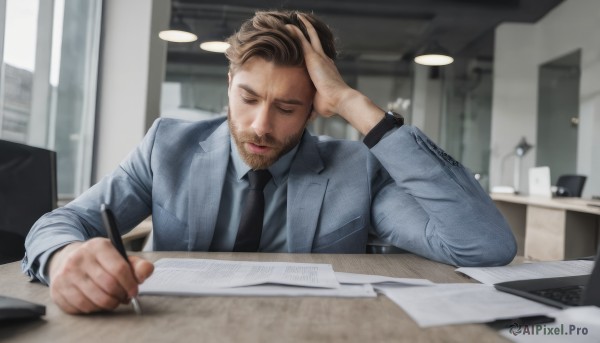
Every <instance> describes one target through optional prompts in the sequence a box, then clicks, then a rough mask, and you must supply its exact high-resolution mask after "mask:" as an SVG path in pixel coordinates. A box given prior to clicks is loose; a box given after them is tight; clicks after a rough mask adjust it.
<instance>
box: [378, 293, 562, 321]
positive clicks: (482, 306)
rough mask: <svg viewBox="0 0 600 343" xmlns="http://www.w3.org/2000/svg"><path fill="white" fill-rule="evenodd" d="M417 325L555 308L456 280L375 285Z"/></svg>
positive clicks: (512, 315)
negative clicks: (407, 285)
mask: <svg viewBox="0 0 600 343" xmlns="http://www.w3.org/2000/svg"><path fill="white" fill-rule="evenodd" d="M378 288H379V289H380V290H382V292H383V293H384V294H385V295H386V296H387V297H389V298H390V299H391V300H392V301H393V302H395V303H396V304H398V305H399V306H400V307H402V309H403V310H404V311H406V313H408V315H409V316H410V317H411V318H412V319H414V320H415V321H416V322H417V324H419V326H421V327H429V326H436V325H448V324H464V323H486V322H490V321H494V320H496V319H510V318H518V317H523V316H532V315H546V314H550V313H553V312H556V311H558V309H556V308H553V307H550V306H546V305H543V304H539V303H537V302H534V301H531V300H527V299H525V298H521V297H518V296H516V295H512V294H508V293H504V292H500V291H497V290H496V289H495V288H494V286H489V285H482V284H475V283H459V284H453V283H449V284H437V285H435V286H429V287H407V288H386V287H378Z"/></svg>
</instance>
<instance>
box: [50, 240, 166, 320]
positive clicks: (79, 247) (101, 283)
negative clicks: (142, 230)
mask: <svg viewBox="0 0 600 343" xmlns="http://www.w3.org/2000/svg"><path fill="white" fill-rule="evenodd" d="M129 262H130V263H131V266H130V265H128V264H127V263H126V262H125V260H124V259H123V257H122V256H121V255H120V254H119V252H118V251H117V249H115V248H114V247H113V245H112V244H111V243H110V241H109V240H108V239H106V238H93V239H90V240H88V241H86V242H76V243H71V244H69V245H67V246H66V247H64V248H62V249H61V250H59V251H57V252H55V253H54V254H53V255H52V258H51V260H50V264H49V267H48V271H49V273H50V275H49V276H50V295H51V296H52V300H53V301H54V302H55V303H56V304H57V305H58V306H59V307H60V308H61V309H62V310H63V311H65V312H67V313H70V314H77V313H91V312H97V311H106V310H113V309H115V308H116V307H117V306H119V304H126V303H129V301H130V299H131V298H132V297H134V296H136V295H137V293H138V285H139V284H141V283H142V282H143V281H144V280H146V279H147V278H148V277H149V276H150V275H151V274H152V272H153V271H154V265H153V264H152V263H151V262H149V261H146V260H144V259H142V258H139V257H137V256H130V257H129ZM134 274H135V275H134Z"/></svg>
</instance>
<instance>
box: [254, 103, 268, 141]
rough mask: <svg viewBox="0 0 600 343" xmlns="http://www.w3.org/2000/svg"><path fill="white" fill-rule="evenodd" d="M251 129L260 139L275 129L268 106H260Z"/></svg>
mask: <svg viewBox="0 0 600 343" xmlns="http://www.w3.org/2000/svg"><path fill="white" fill-rule="evenodd" d="M251 127H252V129H253V130H254V132H255V133H256V134H257V135H258V136H259V137H262V136H264V135H266V134H269V133H271V131H272V129H273V128H272V123H271V114H270V109H269V106H268V105H262V106H260V108H259V109H258V111H257V113H256V117H254V121H253V122H252V125H251Z"/></svg>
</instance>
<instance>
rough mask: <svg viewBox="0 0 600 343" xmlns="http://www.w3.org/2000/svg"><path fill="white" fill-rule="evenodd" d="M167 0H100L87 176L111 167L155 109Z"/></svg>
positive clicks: (96, 175) (140, 133)
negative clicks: (91, 151)
mask: <svg viewBox="0 0 600 343" xmlns="http://www.w3.org/2000/svg"><path fill="white" fill-rule="evenodd" d="M169 16H170V1H162V0H152V1H148V0H127V1H121V0H104V7H103V23H102V27H103V31H102V43H101V52H100V71H99V94H98V105H97V118H96V130H97V134H96V144H95V146H96V153H95V161H94V170H95V171H94V173H93V175H94V176H93V179H94V180H95V181H98V180H99V179H100V178H102V177H103V176H104V175H106V174H107V173H109V172H111V171H112V170H113V169H115V168H116V167H117V166H118V164H119V162H120V161H121V160H122V159H123V158H125V157H126V156H127V154H128V153H129V152H130V151H131V150H133V149H134V148H135V147H136V146H137V145H138V143H139V142H140V141H141V140H142V138H143V137H144V134H145V133H146V131H147V129H148V128H149V127H150V125H151V124H152V122H153V121H154V119H156V118H158V116H159V112H160V90H161V85H162V81H163V78H164V66H165V60H166V47H167V45H166V42H164V41H162V40H160V39H159V38H158V32H159V31H160V30H161V29H162V28H165V27H167V26H168V23H169Z"/></svg>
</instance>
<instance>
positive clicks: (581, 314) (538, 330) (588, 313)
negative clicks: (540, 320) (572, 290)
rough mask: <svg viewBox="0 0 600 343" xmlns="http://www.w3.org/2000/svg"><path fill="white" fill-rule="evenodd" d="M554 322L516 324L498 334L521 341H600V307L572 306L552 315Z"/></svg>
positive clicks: (527, 342)
mask: <svg viewBox="0 0 600 343" xmlns="http://www.w3.org/2000/svg"><path fill="white" fill-rule="evenodd" d="M552 316H553V317H554V318H555V321H554V323H546V324H537V325H527V326H526V325H516V324H512V325H510V326H509V328H507V329H504V330H501V331H500V334H501V335H502V336H504V337H506V338H508V339H510V340H511V341H513V342H519V343H520V342H523V343H538V342H539V343H546V342H549V343H552V342H557V343H562V342H574V343H584V342H585V343H588V342H589V343H597V342H600V308H598V307H596V306H581V307H572V308H569V309H566V310H563V311H559V312H556V313H554V314H553V315H552Z"/></svg>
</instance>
